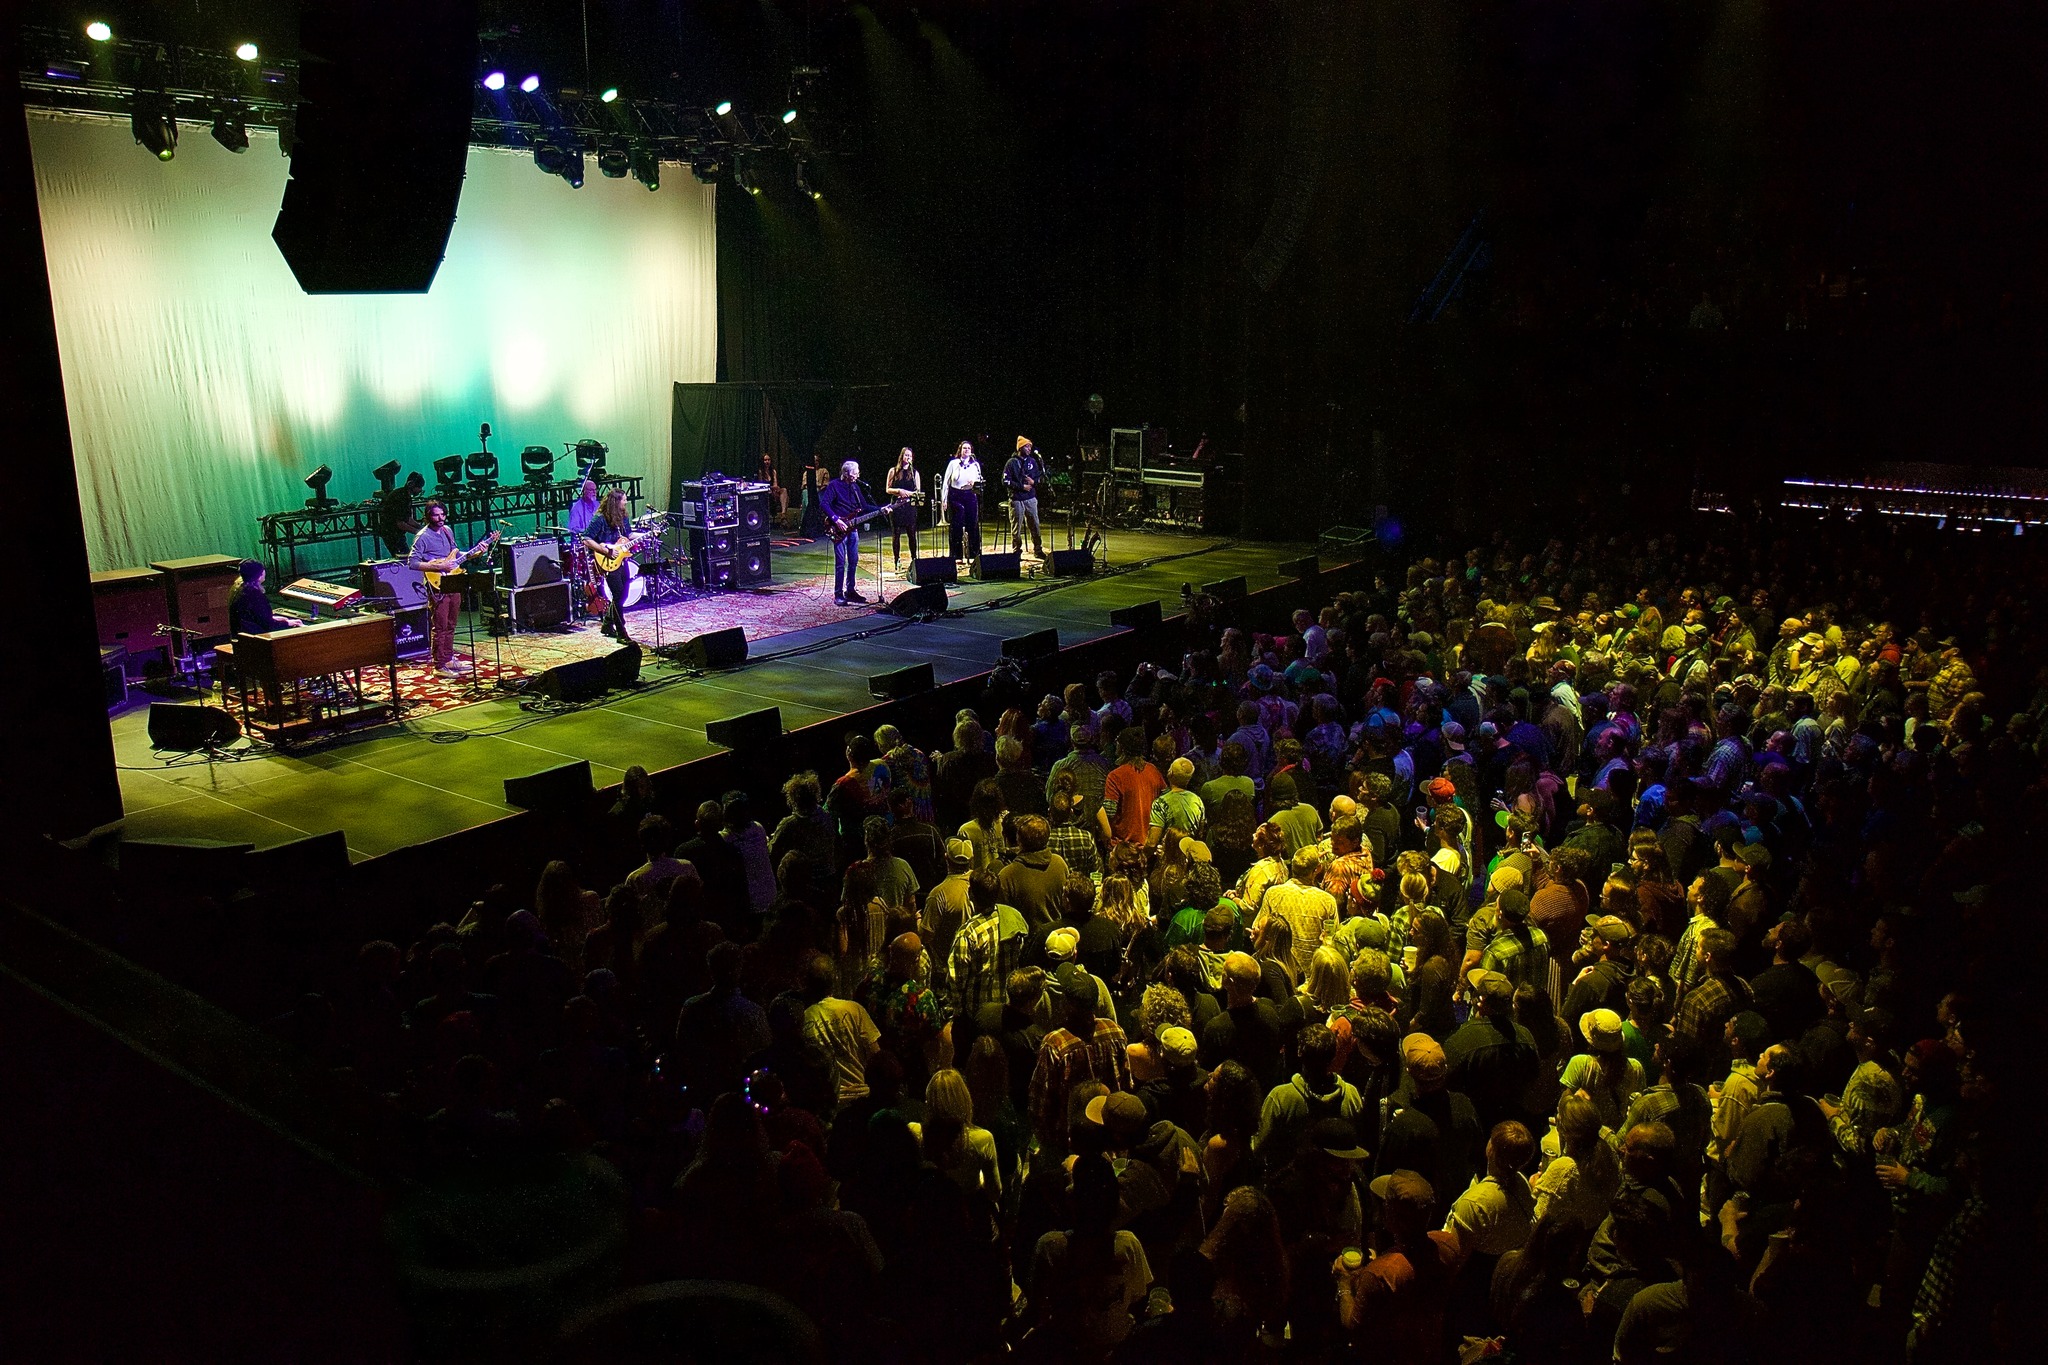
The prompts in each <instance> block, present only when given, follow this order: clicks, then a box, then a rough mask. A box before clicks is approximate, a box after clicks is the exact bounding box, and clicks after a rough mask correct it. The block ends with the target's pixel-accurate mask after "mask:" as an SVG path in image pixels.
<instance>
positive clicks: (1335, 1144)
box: [1304, 1119, 1371, 1161]
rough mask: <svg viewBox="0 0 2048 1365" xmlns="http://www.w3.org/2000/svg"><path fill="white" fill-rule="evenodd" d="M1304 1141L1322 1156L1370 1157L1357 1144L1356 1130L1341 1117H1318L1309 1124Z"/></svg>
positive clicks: (1345, 1159) (1357, 1158) (1344, 1159)
mask: <svg viewBox="0 0 2048 1365" xmlns="http://www.w3.org/2000/svg"><path fill="white" fill-rule="evenodd" d="M1304 1141H1305V1142H1306V1143H1307V1144H1308V1145H1309V1146H1310V1147H1313V1148H1315V1149H1317V1150H1318V1151H1320V1152H1322V1154H1323V1155H1324V1156H1333V1157H1335V1158H1337V1159H1338V1160H1339V1161H1367V1160H1370V1159H1371V1153H1369V1152H1367V1151H1366V1150H1365V1148H1363V1147H1361V1146H1359V1145H1358V1131H1357V1130H1356V1129H1354V1128H1353V1127H1352V1126H1351V1125H1350V1124H1349V1123H1347V1122H1345V1121H1344V1120H1343V1119H1318V1120H1317V1121H1316V1122H1314V1123H1312V1124H1310V1125H1309V1129H1308V1132H1307V1134H1306V1135H1305V1136H1304Z"/></svg>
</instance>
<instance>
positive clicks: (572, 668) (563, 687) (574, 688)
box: [508, 659, 609, 805]
mask: <svg viewBox="0 0 2048 1365" xmlns="http://www.w3.org/2000/svg"><path fill="white" fill-rule="evenodd" d="M608 683H609V680H608V677H607V675H606V672H605V661H604V660H603V659H574V660H571V661H570V662H568V663H565V664H556V665H555V666H554V667H553V668H550V669H548V670H547V671H546V672H545V673H542V674H541V675H540V676H539V677H538V678H535V679H534V680H533V690H534V691H535V692H538V693H540V694H541V695H542V696H543V697H546V698H547V699H548V700H549V701H558V702H567V703H574V702H579V701H591V700H594V699H595V698H598V697H601V696H603V695H604V693H605V688H606V687H607V686H608ZM508 799H509V798H508ZM513 804H515V805H516V804H518V803H517V802H514V803H513Z"/></svg>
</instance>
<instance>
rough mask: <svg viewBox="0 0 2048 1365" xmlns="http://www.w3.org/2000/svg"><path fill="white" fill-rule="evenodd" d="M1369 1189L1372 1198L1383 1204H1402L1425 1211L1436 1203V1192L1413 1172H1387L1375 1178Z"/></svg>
mask: <svg viewBox="0 0 2048 1365" xmlns="http://www.w3.org/2000/svg"><path fill="white" fill-rule="evenodd" d="M1370 1188H1371V1190H1372V1192H1373V1197H1374V1198H1376V1199H1378V1200H1379V1201H1380V1202H1381V1203H1383V1204H1403V1205H1406V1206H1407V1207H1408V1208H1410V1209H1414V1210H1417V1211H1426V1210H1428V1209H1429V1208H1430V1206H1431V1205H1433V1204H1435V1203H1436V1190H1435V1189H1434V1188H1432V1187H1431V1185H1430V1183H1429V1182H1428V1181H1427V1180H1425V1179H1423V1178H1422V1177H1421V1176H1419V1175H1417V1174H1416V1173H1415V1172H1414V1171H1388V1172H1387V1173H1386V1174H1385V1175H1383V1176H1378V1177H1375V1178H1374V1180H1373V1182H1372V1185H1371V1187H1370Z"/></svg>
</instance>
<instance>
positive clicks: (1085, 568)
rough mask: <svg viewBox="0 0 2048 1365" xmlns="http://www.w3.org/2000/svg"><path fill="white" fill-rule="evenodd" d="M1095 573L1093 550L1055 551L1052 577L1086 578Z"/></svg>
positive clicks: (1053, 553)
mask: <svg viewBox="0 0 2048 1365" xmlns="http://www.w3.org/2000/svg"><path fill="white" fill-rule="evenodd" d="M1094 572H1095V552H1094V551H1092V550H1054V551H1053V552H1052V576H1053V577H1054V578H1085V577H1087V576H1088V575H1089V574H1092V573H1094Z"/></svg>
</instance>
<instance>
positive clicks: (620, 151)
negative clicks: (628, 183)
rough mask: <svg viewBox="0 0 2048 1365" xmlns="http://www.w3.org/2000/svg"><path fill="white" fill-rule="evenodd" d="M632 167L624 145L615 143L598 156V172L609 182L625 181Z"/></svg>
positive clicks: (631, 161) (630, 158) (631, 159)
mask: <svg viewBox="0 0 2048 1365" xmlns="http://www.w3.org/2000/svg"><path fill="white" fill-rule="evenodd" d="M632 165H633V158H632V156H631V155H630V154H629V153H628V152H627V151H626V148H625V144H624V143H619V142H614V143H612V144H611V145H610V146H608V147H606V148H605V149H604V150H603V151H601V152H599V153H598V154H597V172H598V174H599V175H602V176H603V177H604V178H605V179H607V180H624V179H625V178H626V172H627V171H628V170H630V169H632Z"/></svg>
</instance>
